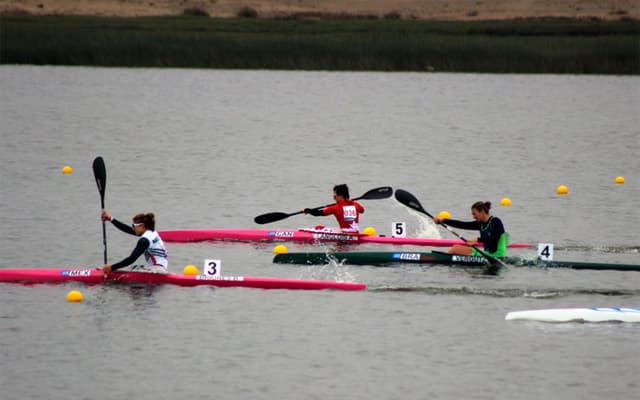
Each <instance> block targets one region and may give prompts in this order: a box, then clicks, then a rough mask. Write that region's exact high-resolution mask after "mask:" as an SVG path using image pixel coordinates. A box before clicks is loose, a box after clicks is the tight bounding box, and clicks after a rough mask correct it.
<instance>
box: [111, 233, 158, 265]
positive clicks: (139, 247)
mask: <svg viewBox="0 0 640 400" xmlns="http://www.w3.org/2000/svg"><path fill="white" fill-rule="evenodd" d="M150 245H151V243H149V239H147V238H143V237H142V238H140V240H138V244H136V248H135V249H133V251H132V252H131V254H130V255H129V257H127V258H125V259H124V260H122V261H120V262H117V263H115V264H113V265H111V266H109V265H108V264H105V266H104V267H103V268H102V269H103V270H105V269H106V267H110V268H109V269H110V270H111V271H117V270H119V269H120V268H124V267H127V266H129V265H131V264H133V263H134V262H135V261H136V260H137V259H138V258H140V256H141V255H142V254H144V252H145V250H147V249H148V248H149V246H150ZM105 272H108V271H105Z"/></svg>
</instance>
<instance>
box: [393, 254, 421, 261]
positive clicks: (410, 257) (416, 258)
mask: <svg viewBox="0 0 640 400" xmlns="http://www.w3.org/2000/svg"><path fill="white" fill-rule="evenodd" d="M393 258H395V259H396V260H410V261H420V253H394V254H393Z"/></svg>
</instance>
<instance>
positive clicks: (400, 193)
mask: <svg viewBox="0 0 640 400" xmlns="http://www.w3.org/2000/svg"><path fill="white" fill-rule="evenodd" d="M396 200H398V201H399V202H400V203H402V204H404V205H405V206H407V207H409V208H412V209H414V210H416V211H418V212H421V213H423V214H426V215H428V216H429V217H431V218H433V216H432V215H431V214H429V212H427V210H425V209H424V208H422V204H420V202H419V201H418V199H416V197H415V196H414V195H412V194H411V193H409V192H407V191H406V190H402V189H398V190H396Z"/></svg>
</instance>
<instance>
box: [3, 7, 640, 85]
mask: <svg viewBox="0 0 640 400" xmlns="http://www.w3.org/2000/svg"><path fill="white" fill-rule="evenodd" d="M0 35H1V36H0V63H3V64H53V65H96V66H125V67H193V68H244V69H256V68H259V69H306V70H358V71H361V70H372V71H449V72H509V73H510V72H514V73H593V74H640V22H639V21H616V22H605V21H592V20H590V21H585V20H513V21H491V22H489V21H479V22H433V21H413V20H411V21H407V20H384V19H383V20H372V19H339V20H325V19H323V20H315V21H309V20H307V21H304V20H263V19H247V18H237V19H217V18H204V17H145V18H98V17H3V18H2V19H1V20H0Z"/></svg>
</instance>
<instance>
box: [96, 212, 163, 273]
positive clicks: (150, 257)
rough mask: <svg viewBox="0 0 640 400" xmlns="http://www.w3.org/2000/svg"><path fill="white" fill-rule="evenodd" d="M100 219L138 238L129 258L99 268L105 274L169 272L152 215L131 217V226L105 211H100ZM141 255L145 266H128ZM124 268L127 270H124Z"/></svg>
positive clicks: (144, 214) (145, 214)
mask: <svg viewBox="0 0 640 400" xmlns="http://www.w3.org/2000/svg"><path fill="white" fill-rule="evenodd" d="M102 219H103V220H104V221H111V223H112V224H113V225H114V226H115V227H116V228H118V229H120V230H121V231H122V232H126V233H128V234H130V235H136V236H139V237H140V239H138V243H137V244H136V247H135V248H134V249H133V251H132V252H131V254H130V255H129V257H127V258H125V259H124V260H122V261H120V262H117V263H115V264H105V265H104V266H103V267H102V268H101V269H102V270H103V271H104V273H105V274H108V273H109V272H111V271H117V270H124V271H136V272H152V273H160V274H166V273H168V272H169V270H168V267H169V262H168V259H167V249H166V248H165V247H164V243H163V242H162V239H161V238H160V236H159V235H158V233H157V232H156V230H155V229H156V219H155V215H154V214H153V213H140V214H136V215H135V216H134V217H133V223H132V224H131V225H127V224H125V223H123V222H120V221H118V220H117V219H115V218H113V217H112V216H111V215H109V213H107V212H106V211H105V210H102ZM143 254H144V258H145V261H146V263H145V265H133V266H130V265H131V264H133V263H134V262H135V261H136V260H137V259H138V258H139V257H140V256H141V255H143ZM129 266H130V267H129ZM125 267H127V268H126V269H124V268H125Z"/></svg>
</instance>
